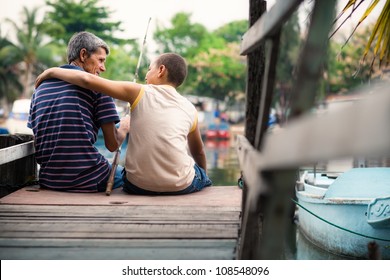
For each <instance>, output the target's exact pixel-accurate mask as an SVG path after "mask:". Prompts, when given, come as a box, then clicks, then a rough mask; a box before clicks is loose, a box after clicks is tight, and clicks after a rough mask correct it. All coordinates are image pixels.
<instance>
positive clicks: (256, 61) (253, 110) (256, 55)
mask: <svg viewBox="0 0 390 280" xmlns="http://www.w3.org/2000/svg"><path fill="white" fill-rule="evenodd" d="M266 11H267V3H266V1H264V0H249V27H250V26H252V25H253V24H255V22H256V21H257V20H258V19H259V18H260V17H261V15H262V14H263V13H265V12H266ZM264 64H265V50H264V44H263V45H262V46H260V47H258V48H257V49H256V50H254V51H253V52H251V53H250V54H248V56H247V83H246V84H247V88H246V109H245V137H246V138H247V139H248V141H249V142H250V143H251V144H252V145H254V144H255V137H256V127H257V119H258V117H259V108H260V100H261V89H262V81H263V76H264V68H265V65H264ZM241 179H242V180H243V178H241ZM247 197H248V187H247V186H246V185H245V181H244V180H243V193H242V213H241V215H242V217H245V211H246V206H245V205H246V204H247V201H246V200H247ZM248 242H251V241H250V240H248ZM238 254H239V255H240V254H241V252H240V250H239V251H238ZM239 258H242V256H239Z"/></svg>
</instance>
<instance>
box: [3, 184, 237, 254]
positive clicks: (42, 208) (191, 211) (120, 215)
mask: <svg viewBox="0 0 390 280" xmlns="http://www.w3.org/2000/svg"><path fill="white" fill-rule="evenodd" d="M241 196H242V191H241V189H239V188H238V187H235V186H228V187H222V186H219V187H209V188H206V189H204V190H202V191H201V192H198V193H193V194H188V195H181V196H137V195H129V194H126V193H124V192H123V191H122V190H114V191H113V192H112V194H111V196H106V195H105V194H104V193H93V194H80V193H64V192H56V191H48V190H42V189H39V188H38V187H26V188H23V189H20V190H18V191H16V192H14V193H12V194H10V195H8V196H5V197H3V198H1V199H0V258H1V259H2V260H7V259H54V260H62V259H69V260H72V259H73V260H88V259H109V260H120V259H127V260H131V259H137V260H142V259H156V260H157V259H164V260H171V259H177V260H187V259H214V260H226V259H235V258H236V247H237V244H238V237H239V232H240V214H241Z"/></svg>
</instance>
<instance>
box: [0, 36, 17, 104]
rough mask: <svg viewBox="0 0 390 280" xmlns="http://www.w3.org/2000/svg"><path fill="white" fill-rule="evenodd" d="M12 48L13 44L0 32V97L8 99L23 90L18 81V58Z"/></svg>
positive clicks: (12, 98) (13, 47) (11, 98)
mask: <svg viewBox="0 0 390 280" xmlns="http://www.w3.org/2000/svg"><path fill="white" fill-rule="evenodd" d="M0 31H1V30H0ZM14 49H15V46H14V44H12V42H10V41H9V40H8V39H7V38H5V37H3V36H2V35H1V32H0V98H6V99H8V100H15V99H16V97H17V92H21V91H22V90H23V87H22V84H21V83H20V82H19V69H17V67H16V65H17V63H19V62H20V59H19V57H18V55H17V53H15V52H14V51H13V50H14Z"/></svg>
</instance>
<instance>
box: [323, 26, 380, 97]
mask: <svg viewBox="0 0 390 280" xmlns="http://www.w3.org/2000/svg"><path fill="white" fill-rule="evenodd" d="M370 30H371V28H370V27H367V28H365V29H364V30H359V31H358V32H356V33H355V35H354V36H353V37H351V39H350V42H349V44H347V45H344V43H341V42H336V41H334V40H333V41H331V44H330V50H329V55H328V73H327V75H328V87H329V88H328V91H329V93H343V92H346V91H347V90H349V89H351V88H355V87H357V86H359V85H362V84H365V83H367V82H368V81H369V80H370V76H371V67H370V65H367V64H365V63H362V60H361V58H362V57H363V53H364V46H365V44H366V42H367V38H368V37H369V35H370V33H371V31H370ZM367 58H368V59H373V55H372V54H368V57H367Z"/></svg>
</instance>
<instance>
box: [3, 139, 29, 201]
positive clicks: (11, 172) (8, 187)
mask: <svg viewBox="0 0 390 280" xmlns="http://www.w3.org/2000/svg"><path fill="white" fill-rule="evenodd" d="M32 140H33V136H32V135H26V134H16V135H0V149H3V148H8V147H11V146H14V145H18V144H22V143H26V142H29V141H32ZM0 174H1V176H0V197H3V196H6V195H8V194H10V193H11V192H14V191H16V190H18V189H20V188H21V186H22V185H24V184H26V183H27V182H30V181H33V180H36V177H37V164H36V161H35V155H34V154H31V155H29V156H27V157H24V158H20V159H17V160H14V161H11V162H7V163H4V164H1V165H0Z"/></svg>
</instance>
